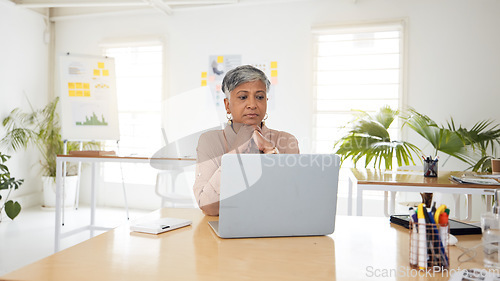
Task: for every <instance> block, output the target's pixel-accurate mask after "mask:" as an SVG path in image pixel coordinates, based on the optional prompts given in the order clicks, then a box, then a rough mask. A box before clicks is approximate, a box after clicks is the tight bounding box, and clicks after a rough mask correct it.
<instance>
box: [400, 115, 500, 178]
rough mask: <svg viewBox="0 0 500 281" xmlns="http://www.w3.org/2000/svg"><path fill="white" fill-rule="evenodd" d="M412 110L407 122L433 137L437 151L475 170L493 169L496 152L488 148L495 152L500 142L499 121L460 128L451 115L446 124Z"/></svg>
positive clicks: (430, 138) (429, 139)
mask: <svg viewBox="0 0 500 281" xmlns="http://www.w3.org/2000/svg"><path fill="white" fill-rule="evenodd" d="M408 113H409V114H408V115H407V116H405V117H404V119H405V123H404V124H403V126H405V125H406V126H409V127H410V128H411V129H413V130H414V131H415V132H417V133H418V134H419V135H421V136H422V137H423V138H425V139H426V140H427V141H429V143H430V144H431V145H432V146H433V147H434V150H435V153H434V155H437V153H438V151H441V152H444V153H446V154H448V155H449V156H451V157H454V158H457V159H459V160H461V161H462V162H464V163H466V164H468V165H469V166H470V167H469V168H470V169H472V170H473V171H488V169H489V171H491V161H489V159H491V158H493V157H494V156H491V155H489V154H488V150H489V149H490V150H491V153H492V155H495V143H496V144H500V129H499V128H498V125H495V126H492V124H493V121H488V120H485V121H479V122H477V123H476V124H475V125H474V126H473V127H472V129H470V130H468V129H466V128H463V127H462V126H459V127H458V128H457V127H456V125H455V122H454V120H453V118H451V119H450V121H449V122H448V126H447V128H446V127H444V126H439V125H437V124H436V122H434V121H433V120H432V119H431V118H429V117H428V116H426V115H424V114H420V113H418V112H417V111H416V110H414V109H409V110H408ZM491 126H492V127H491Z"/></svg>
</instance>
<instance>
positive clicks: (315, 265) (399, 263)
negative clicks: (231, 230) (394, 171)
mask: <svg viewBox="0 0 500 281" xmlns="http://www.w3.org/2000/svg"><path fill="white" fill-rule="evenodd" d="M160 217H178V218H186V219H191V220H192V221H193V224H192V225H191V226H188V227H185V228H181V229H177V230H173V231H170V232H166V233H163V234H160V235H149V234H141V233H134V232H130V231H129V226H128V225H123V226H120V227H118V228H116V229H113V230H111V231H108V232H106V233H103V234H101V235H99V236H96V237H94V238H92V239H89V240H87V241H85V242H83V243H80V244H78V245H75V246H73V247H71V248H68V249H65V250H63V251H60V252H58V253H55V254H53V255H51V256H49V257H47V258H44V259H42V260H40V261H37V262H35V263H33V264H30V265H28V266H26V267H24V268H21V269H19V270H16V271H14V272H11V273H9V274H7V275H5V276H2V277H0V280H3V279H7V280H51V281H57V280H144V281H145V280H232V281H233V280H377V279H381V280H396V279H397V280H417V279H418V280H421V279H424V280H426V279H429V278H428V276H427V277H424V278H422V276H419V275H417V274H420V275H423V274H424V273H423V272H421V273H419V272H418V271H416V270H413V269H412V268H410V267H408V246H409V241H408V239H409V235H408V230H407V229H405V228H403V227H400V226H395V225H391V224H390V223H389V221H388V219H387V218H380V217H377V218H372V217H352V216H351V217H347V216H337V222H336V229H335V232H334V234H332V235H330V236H316V237H284V238H257V239H221V238H219V237H217V236H216V235H215V234H214V233H213V231H212V230H211V228H210V226H209V225H208V223H207V221H209V220H217V217H208V216H204V215H203V214H202V213H201V211H199V210H197V209H173V208H164V209H160V210H157V211H155V212H153V213H151V214H149V215H148V216H146V217H144V218H143V219H154V218H160ZM256 227H257V226H256ZM458 238H459V241H460V244H461V245H462V246H464V247H472V246H473V245H475V244H477V243H479V242H480V240H481V236H480V235H468V236H459V237H458ZM460 253H461V252H460V251H459V250H458V249H457V248H456V247H450V259H451V267H450V269H456V268H458V267H459V266H460V268H462V269H465V268H481V267H482V262H481V261H482V254H481V253H478V256H477V257H476V259H475V260H474V261H471V262H467V263H462V264H459V263H458V262H457V256H458V255H459V254H460ZM432 274H433V275H432V276H433V277H432V278H430V279H432V280H448V279H449V276H448V275H446V274H444V275H443V274H440V273H437V272H434V273H432ZM387 276H388V277H387ZM377 277H378V278H377Z"/></svg>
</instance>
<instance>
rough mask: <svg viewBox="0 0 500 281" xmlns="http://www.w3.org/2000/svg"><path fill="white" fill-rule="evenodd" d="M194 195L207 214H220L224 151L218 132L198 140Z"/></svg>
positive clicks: (210, 133) (202, 136)
mask: <svg viewBox="0 0 500 281" xmlns="http://www.w3.org/2000/svg"><path fill="white" fill-rule="evenodd" d="M196 151H197V158H196V172H195V177H196V178H195V183H194V187H193V191H194V196H195V198H196V201H197V203H198V206H199V207H200V209H201V210H202V211H203V212H204V213H205V214H207V215H212V216H214V215H218V214H219V194H220V173H221V168H220V166H221V165H220V164H221V158H222V154H223V153H224V150H223V147H222V146H221V144H220V140H219V136H218V134H217V132H214V133H212V132H209V133H208V134H207V133H206V134H203V135H201V136H200V139H199V141H198V147H197V149H196Z"/></svg>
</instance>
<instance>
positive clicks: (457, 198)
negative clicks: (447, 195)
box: [453, 194, 461, 219]
mask: <svg viewBox="0 0 500 281" xmlns="http://www.w3.org/2000/svg"><path fill="white" fill-rule="evenodd" d="M453 199H454V201H455V218H456V219H460V215H461V212H460V194H453Z"/></svg>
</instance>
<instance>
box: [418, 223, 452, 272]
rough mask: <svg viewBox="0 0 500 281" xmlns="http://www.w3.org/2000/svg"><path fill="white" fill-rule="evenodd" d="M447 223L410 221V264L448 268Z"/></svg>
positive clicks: (424, 267)
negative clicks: (440, 224) (443, 224)
mask: <svg viewBox="0 0 500 281" xmlns="http://www.w3.org/2000/svg"><path fill="white" fill-rule="evenodd" d="M449 233H450V228H449V226H448V225H445V226H437V225H436V224H432V223H413V222H410V265H411V266H413V267H416V268H419V269H426V268H436V267H440V268H448V267H449V265H450V258H449V257H450V255H449V246H448V237H449Z"/></svg>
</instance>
